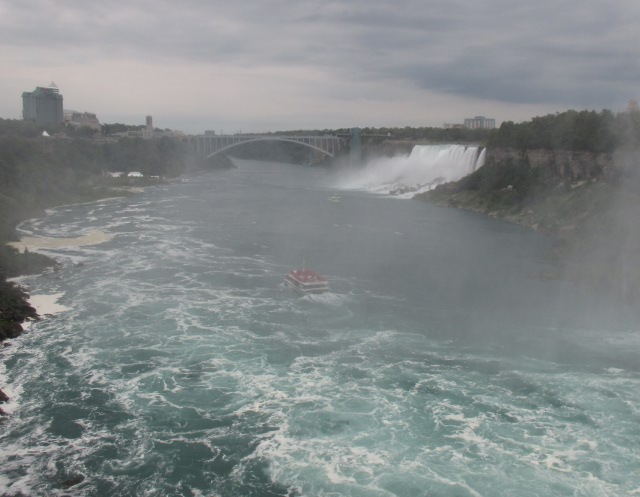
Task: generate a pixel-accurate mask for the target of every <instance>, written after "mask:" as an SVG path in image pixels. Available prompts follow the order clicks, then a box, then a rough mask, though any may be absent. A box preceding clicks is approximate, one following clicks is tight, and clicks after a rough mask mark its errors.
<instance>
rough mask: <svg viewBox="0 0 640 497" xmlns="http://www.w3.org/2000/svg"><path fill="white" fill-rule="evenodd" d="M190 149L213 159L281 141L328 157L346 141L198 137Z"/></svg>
mask: <svg viewBox="0 0 640 497" xmlns="http://www.w3.org/2000/svg"><path fill="white" fill-rule="evenodd" d="M188 141H189V144H190V147H191V148H193V150H194V151H195V152H196V154H197V155H200V156H201V157H206V158H211V157H214V156H216V155H218V154H220V153H223V152H225V151H228V150H230V149H232V148H235V147H238V146H241V145H242V144H244V143H251V142H259V141H281V142H289V143H296V144H299V145H303V146H304V147H307V148H309V149H311V150H314V151H317V152H320V153H321V154H323V155H325V156H328V157H335V155H336V154H337V153H338V152H339V151H340V150H341V149H342V148H343V146H344V144H345V140H344V139H343V138H341V137H337V136H329V135H327V136H282V135H275V136H274V135H198V136H193V137H191V139H189V140H188Z"/></svg>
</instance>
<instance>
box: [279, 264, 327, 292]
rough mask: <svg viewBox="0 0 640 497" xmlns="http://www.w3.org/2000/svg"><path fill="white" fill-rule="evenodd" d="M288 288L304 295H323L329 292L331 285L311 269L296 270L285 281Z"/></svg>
mask: <svg viewBox="0 0 640 497" xmlns="http://www.w3.org/2000/svg"><path fill="white" fill-rule="evenodd" d="M284 282H285V284H286V285H287V286H289V287H291V288H294V289H296V290H298V291H299V292H302V293H323V292H328V291H329V284H328V283H327V279H326V278H325V277H324V276H320V275H319V274H318V273H316V272H315V271H312V270H311V269H294V270H293V271H289V273H288V274H287V276H286V277H285V279H284Z"/></svg>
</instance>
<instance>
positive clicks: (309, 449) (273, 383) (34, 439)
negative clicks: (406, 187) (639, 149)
mask: <svg viewBox="0 0 640 497" xmlns="http://www.w3.org/2000/svg"><path fill="white" fill-rule="evenodd" d="M335 181H336V180H335V178H334V177H330V176H327V175H326V174H325V173H324V172H323V171H320V170H318V169H313V168H306V167H301V166H293V165H286V164H275V163H261V162H239V163H238V168H237V169H233V170H228V171H223V172H218V173H214V174H210V175H204V176H201V177H197V178H192V179H190V180H189V181H185V182H179V183H174V184H170V185H167V186H161V187H156V188H148V189H147V190H146V191H145V192H144V193H141V194H139V195H137V196H135V197H132V198H121V199H112V200H108V201H102V202H97V203H93V204H85V205H75V206H69V207H64V208H60V209H57V210H55V211H52V212H51V213H50V215H48V216H47V217H46V218H44V219H39V220H33V221H30V222H27V223H25V224H24V225H23V226H22V229H23V231H24V232H25V235H29V236H54V237H67V238H74V237H75V238H77V237H81V236H82V235H84V234H86V233H92V232H96V230H100V231H103V232H105V233H106V234H107V235H111V236H112V238H111V239H109V238H108V237H106V238H105V241H103V243H100V244H97V245H90V246H71V247H67V248H61V247H56V248H51V249H48V250H47V251H46V252H47V253H49V254H53V255H55V256H56V257H58V258H59V259H61V260H63V261H65V264H64V267H63V268H62V269H61V270H60V271H59V272H56V273H51V274H48V275H45V276H35V277H28V278H23V279H22V283H23V284H24V285H26V286H27V287H28V289H29V291H31V292H32V293H34V294H48V295H52V294H56V295H59V296H60V299H59V304H60V305H63V306H66V307H67V308H68V310H66V311H64V312H61V313H59V314H57V315H56V316H54V317H51V318H49V319H45V320H43V321H41V322H38V323H35V324H34V325H33V326H32V328H31V330H30V331H29V332H28V333H27V334H25V335H23V336H21V337H20V338H18V339H16V340H14V341H13V342H12V344H11V346H10V347H6V348H3V349H1V350H0V358H1V361H2V364H3V366H2V368H3V369H2V370H0V373H2V374H1V376H0V388H2V389H3V390H6V391H7V393H9V394H10V396H11V398H12V399H11V402H10V403H9V404H8V405H6V407H3V408H4V409H5V410H8V411H10V412H11V416H10V417H9V418H8V419H6V421H4V422H3V423H2V424H0V495H1V494H2V493H3V492H4V493H6V494H9V495H12V494H17V493H19V492H21V493H22V494H23V495H34V496H35V495H71V496H143V495H146V496H182V495H184V496H220V497H222V496H225V497H226V496H229V497H230V496H249V495H251V496H277V495H282V496H284V495H299V496H309V497H316V496H361V497H388V496H398V497H400V496H402V497H404V496H407V497H409V496H411V497H413V496H429V497H449V496H451V497H478V496H483V497H496V496H519V497H527V496H530V497H533V496H598V497H600V496H623V495H624V496H628V495H640V452H639V451H638V447H639V446H640V388H639V387H640V360H639V358H640V354H639V352H640V335H639V334H638V331H637V327H636V326H635V325H634V324H633V322H632V321H630V319H627V318H626V314H625V312H626V311H625V309H624V308H616V306H615V305H614V304H613V303H610V302H607V301H605V299H603V298H602V297H601V296H598V295H593V294H590V293H588V292H586V291H585V292H581V291H579V290H578V289H576V288H573V287H572V286H571V285H570V284H568V283H563V282H559V281H546V280H544V279H541V278H539V277H537V275H539V274H540V272H541V271H544V270H545V266H544V264H543V262H541V261H542V256H543V255H544V252H545V250H546V249H547V248H548V245H549V241H548V240H546V239H544V238H542V237H540V235H537V234H535V233H530V232H528V231H525V230H523V229H521V228H518V227H514V226H511V225H507V224H504V223H501V222H497V221H494V220H490V219H485V218H483V217H481V216H477V215H474V214H470V213H465V212H462V211H456V210H450V209H442V208H439V207H435V206H432V205H429V204H425V203H422V202H416V201H407V200H401V199H397V198H391V197H389V196H383V195H378V194H373V193H370V192H367V191H362V190H357V191H356V190H348V189H342V190H338V184H337V183H336V182H335ZM336 192H337V193H338V195H339V197H340V199H339V201H335V200H336V199H335V198H333V199H332V200H333V201H331V200H330V197H333V196H334V194H335V193H336ZM54 247H55V245H54ZM303 261H304V264H306V267H309V268H311V269H315V270H316V271H318V272H320V273H322V274H323V275H325V276H326V277H327V279H328V280H329V283H330V286H331V291H330V292H329V293H326V294H322V295H317V296H300V295H297V294H295V293H293V291H292V290H291V289H288V288H286V287H285V286H284V285H283V278H284V276H285V274H286V273H287V272H288V271H289V270H290V269H292V268H294V267H298V266H301V265H302V264H303Z"/></svg>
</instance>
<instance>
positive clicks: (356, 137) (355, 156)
mask: <svg viewBox="0 0 640 497" xmlns="http://www.w3.org/2000/svg"><path fill="white" fill-rule="evenodd" d="M361 134H362V130H361V129H360V128H351V154H350V162H351V165H352V166H360V165H361V164H362V136H361Z"/></svg>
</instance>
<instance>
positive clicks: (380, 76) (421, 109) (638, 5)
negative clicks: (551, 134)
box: [0, 0, 640, 133]
mask: <svg viewBox="0 0 640 497" xmlns="http://www.w3.org/2000/svg"><path fill="white" fill-rule="evenodd" d="M638 19H640V2H637V1H636V0H610V1H607V2H604V1H602V0H600V1H598V0H581V1H577V0H566V1H564V2H557V1H556V0H554V1H551V0H539V1H537V2H529V3H526V4H525V3H524V2H512V1H507V0H485V1H483V2H478V1H477V0H446V1H445V0H430V1H428V2H427V1H425V0H403V1H399V2H398V1H390V0H380V1H377V2H368V1H367V2H365V1H364V0H351V1H346V2H345V1H341V2H338V1H322V0H320V1H317V0H316V1H313V2H311V1H308V0H299V1H296V2H292V1H283V0H260V1H258V0H246V1H244V2H228V1H225V2H220V1H205V0H184V1H182V2H169V1H167V0H154V1H151V0H138V1H135V2H131V1H129V2H124V1H122V0H103V1H101V2H55V1H53V0H0V53H2V56H1V57H0V74H2V77H1V78H0V94H1V95H2V98H0V117H2V118H8V119H20V118H21V117H22V115H21V113H22V98H21V95H22V92H24V91H33V89H34V88H35V87H36V86H47V85H48V84H49V83H50V82H51V81H55V83H56V84H57V85H58V87H59V88H60V93H61V94H62V95H63V96H64V106H65V109H75V110H78V111H88V112H94V113H96V114H97V115H98V118H99V119H100V121H101V122H106V123H115V122H123V123H126V124H144V122H145V116H146V115H152V116H153V118H154V125H155V126H157V127H160V128H172V129H181V130H184V131H185V132H187V133H201V132H203V131H204V130H205V129H212V130H215V131H216V132H218V133H220V132H224V133H236V132H240V131H242V132H264V131H278V130H295V129H325V128H329V129H335V128H341V127H353V126H361V127H363V126H374V127H381V126H389V127H393V126H442V125H443V124H444V123H445V122H454V123H462V122H463V121H464V119H465V118H468V117H473V116H476V115H484V116H487V117H490V118H495V119H496V125H499V124H500V123H501V122H502V121H505V120H513V121H523V120H528V119H530V118H531V117H534V116H536V115H544V114H547V113H553V112H562V111H565V110H567V109H576V110H583V109H588V110H596V111H600V110H602V109H611V110H613V111H614V112H617V111H622V110H624V109H625V108H626V106H627V104H628V102H629V100H630V99H640V55H639V50H638V46H640V43H639V42H640V30H639V29H638Z"/></svg>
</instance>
